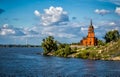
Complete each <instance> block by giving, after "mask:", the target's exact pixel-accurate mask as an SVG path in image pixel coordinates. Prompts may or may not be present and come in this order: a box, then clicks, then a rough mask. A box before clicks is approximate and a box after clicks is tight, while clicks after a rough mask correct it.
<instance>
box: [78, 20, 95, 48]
mask: <svg viewBox="0 0 120 77" xmlns="http://www.w3.org/2000/svg"><path fill="white" fill-rule="evenodd" d="M80 44H81V45H83V46H96V45H97V38H96V37H95V32H94V27H93V25H92V20H91V23H90V26H89V28H88V35H87V37H84V38H83V39H82V40H81V41H80Z"/></svg>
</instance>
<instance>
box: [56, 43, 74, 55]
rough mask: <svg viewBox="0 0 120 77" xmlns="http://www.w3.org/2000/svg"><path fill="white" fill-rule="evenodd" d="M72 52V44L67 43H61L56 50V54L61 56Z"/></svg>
mask: <svg viewBox="0 0 120 77" xmlns="http://www.w3.org/2000/svg"><path fill="white" fill-rule="evenodd" d="M71 53H72V50H71V48H70V46H69V45H67V44H62V45H59V49H58V50H57V51H56V52H55V55H56V56H60V57H67V56H68V55H70V54H71Z"/></svg>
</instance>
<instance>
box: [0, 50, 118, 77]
mask: <svg viewBox="0 0 120 77" xmlns="http://www.w3.org/2000/svg"><path fill="white" fill-rule="evenodd" d="M41 52H42V48H0V77H120V61H101V60H96V61H94V60H84V59H77V58H61V57H52V56H43V55H40V54H37V53H41Z"/></svg>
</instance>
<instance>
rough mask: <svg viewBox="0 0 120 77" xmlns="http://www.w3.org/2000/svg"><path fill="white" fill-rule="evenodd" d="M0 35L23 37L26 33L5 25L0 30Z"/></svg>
mask: <svg viewBox="0 0 120 77" xmlns="http://www.w3.org/2000/svg"><path fill="white" fill-rule="evenodd" d="M0 35H1V36H22V35H24V33H23V32H22V29H21V28H14V27H13V26H11V25H8V24H4V25H3V26H2V27H1V28H0Z"/></svg>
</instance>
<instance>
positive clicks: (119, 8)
mask: <svg viewBox="0 0 120 77" xmlns="http://www.w3.org/2000/svg"><path fill="white" fill-rule="evenodd" d="M115 13H117V14H118V15H120V7H116V9H115Z"/></svg>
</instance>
